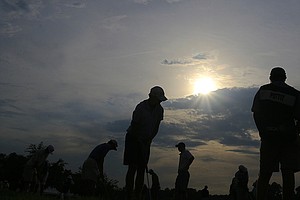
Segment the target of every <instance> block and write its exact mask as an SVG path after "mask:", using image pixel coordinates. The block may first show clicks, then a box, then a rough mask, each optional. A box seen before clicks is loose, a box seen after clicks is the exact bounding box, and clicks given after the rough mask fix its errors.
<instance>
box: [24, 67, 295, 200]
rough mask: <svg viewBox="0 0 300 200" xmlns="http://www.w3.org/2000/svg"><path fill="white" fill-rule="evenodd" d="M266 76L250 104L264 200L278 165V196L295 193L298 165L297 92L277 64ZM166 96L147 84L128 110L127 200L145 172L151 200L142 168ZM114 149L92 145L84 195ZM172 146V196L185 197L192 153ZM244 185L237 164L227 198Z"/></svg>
mask: <svg viewBox="0 0 300 200" xmlns="http://www.w3.org/2000/svg"><path fill="white" fill-rule="evenodd" d="M269 78H270V81H271V82H270V83H269V84H266V85H263V86H261V87H260V88H259V90H258V92H257V93H256V95H255V97H254V100H253V105H252V108H251V111H252V112H253V118H254V121H255V124H256V126H257V129H258V131H259V136H260V138H261V147H260V171H259V177H258V181H257V185H256V186H257V187H256V190H257V192H256V198H257V200H265V198H266V197H267V192H268V187H269V181H270V178H271V176H272V173H273V172H276V171H279V165H280V167H281V172H282V180H283V192H282V193H283V200H292V199H293V198H294V196H295V194H294V188H295V176H294V173H295V172H297V171H299V168H300V165H299V164H300V163H299V161H300V160H299V159H298V157H299V156H298V155H299V150H298V149H299V146H298V143H297V139H298V137H299V136H298V134H299V130H300V128H299V127H300V123H299V120H300V92H299V91H298V90H296V89H295V88H293V87H291V86H289V85H288V84H286V83H285V81H286V78H287V77H286V73H285V70H284V69H283V68H281V67H275V68H273V69H272V70H271V73H270V77H269ZM166 100H167V98H166V97H165V93H164V90H163V89H162V88H161V87H159V86H155V87H153V88H151V90H150V93H149V98H148V99H146V100H144V101H142V102H140V103H139V104H138V105H137V106H136V108H135V110H134V111H133V115H132V120H131V123H130V126H129V128H128V129H127V133H126V137H125V150H124V159H123V164H124V165H127V166H128V170H127V173H126V178H125V183H126V185H125V189H126V198H127V200H131V199H141V198H142V196H141V195H142V191H143V186H144V176H145V172H148V173H149V174H150V175H151V176H152V180H153V181H152V184H153V185H152V190H151V196H152V198H153V199H157V191H158V190H159V188H160V186H159V180H158V177H157V175H156V174H155V173H154V171H153V170H152V169H150V170H148V168H147V166H148V161H149V156H150V146H151V143H152V141H153V139H154V138H155V136H156V135H157V133H158V130H159V126H160V123H161V121H162V120H163V116H164V109H163V107H162V106H161V105H160V103H161V102H163V101H166ZM117 147H118V144H117V141H116V140H110V141H108V142H107V143H104V144H101V145H98V146H97V147H95V148H94V149H93V151H92V152H91V153H90V155H89V156H88V158H87V159H86V160H85V162H84V164H83V168H82V178H83V179H84V181H85V184H84V185H85V186H86V188H87V190H86V194H93V193H94V192H95V191H94V190H95V185H96V183H97V182H99V181H100V182H101V180H102V179H103V162H104V157H105V156H106V154H107V153H108V152H109V151H110V150H117ZM176 147H177V148H178V151H179V152H180V154H179V165H178V175H177V178H176V182H175V199H176V200H185V199H186V198H187V195H186V192H187V187H188V183H189V178H190V174H189V167H190V165H191V164H192V162H193V160H194V156H193V155H192V154H191V153H190V152H189V151H188V150H187V149H186V148H185V144H184V143H183V142H179V143H178V144H176ZM53 151H54V148H53V146H51V145H50V146H48V147H47V148H46V149H45V150H44V152H41V153H39V154H37V155H36V156H33V157H32V158H31V160H29V161H28V164H27V165H26V167H25V170H24V180H32V174H34V173H36V172H35V171H34V169H35V168H34V167H35V166H38V165H40V162H39V161H40V160H42V159H43V160H45V158H47V156H48V155H49V154H50V153H52V152H53ZM36 157H38V159H37V158H36ZM27 175H28V176H27ZM29 177H30V178H29ZM247 183H248V171H247V168H246V167H245V166H243V165H240V166H239V169H238V171H237V172H236V174H235V176H234V178H233V180H232V184H231V188H230V194H231V196H232V198H233V199H236V200H246V199H248V198H249V197H248V196H247V195H248V186H247ZM206 189H207V188H206ZM204 192H205V190H204Z"/></svg>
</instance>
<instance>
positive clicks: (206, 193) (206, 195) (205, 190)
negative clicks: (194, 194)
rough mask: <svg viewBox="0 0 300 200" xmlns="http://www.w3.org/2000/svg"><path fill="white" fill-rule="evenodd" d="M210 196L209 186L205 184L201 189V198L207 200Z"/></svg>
mask: <svg viewBox="0 0 300 200" xmlns="http://www.w3.org/2000/svg"><path fill="white" fill-rule="evenodd" d="M208 198H209V191H208V186H207V185H206V186H204V188H203V189H202V190H201V199H203V200H205V199H208Z"/></svg>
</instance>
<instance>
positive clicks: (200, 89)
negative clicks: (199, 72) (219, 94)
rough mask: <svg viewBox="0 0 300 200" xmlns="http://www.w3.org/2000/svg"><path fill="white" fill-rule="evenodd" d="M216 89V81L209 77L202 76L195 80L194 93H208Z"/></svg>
mask: <svg viewBox="0 0 300 200" xmlns="http://www.w3.org/2000/svg"><path fill="white" fill-rule="evenodd" d="M216 89H217V86H216V83H215V82H214V80H213V79H212V78H210V77H203V78H200V79H198V80H196V81H195V83H194V92H193V93H194V94H205V95H207V94H209V93H210V92H212V91H215V90H216Z"/></svg>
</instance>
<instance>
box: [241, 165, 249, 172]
mask: <svg viewBox="0 0 300 200" xmlns="http://www.w3.org/2000/svg"><path fill="white" fill-rule="evenodd" d="M239 171H241V172H247V171H248V170H247V168H246V167H245V166H244V165H240V166H239Z"/></svg>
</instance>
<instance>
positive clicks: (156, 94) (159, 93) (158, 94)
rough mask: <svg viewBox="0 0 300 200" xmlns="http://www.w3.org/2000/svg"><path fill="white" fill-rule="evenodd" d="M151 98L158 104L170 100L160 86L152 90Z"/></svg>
mask: <svg viewBox="0 0 300 200" xmlns="http://www.w3.org/2000/svg"><path fill="white" fill-rule="evenodd" d="M149 98H150V99H151V100H153V101H155V102H157V103H160V102H162V101H166V100H168V99H167V97H166V96H165V92H164V90H163V89H162V88H161V87H160V86H154V87H153V88H151V89H150V93H149Z"/></svg>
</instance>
